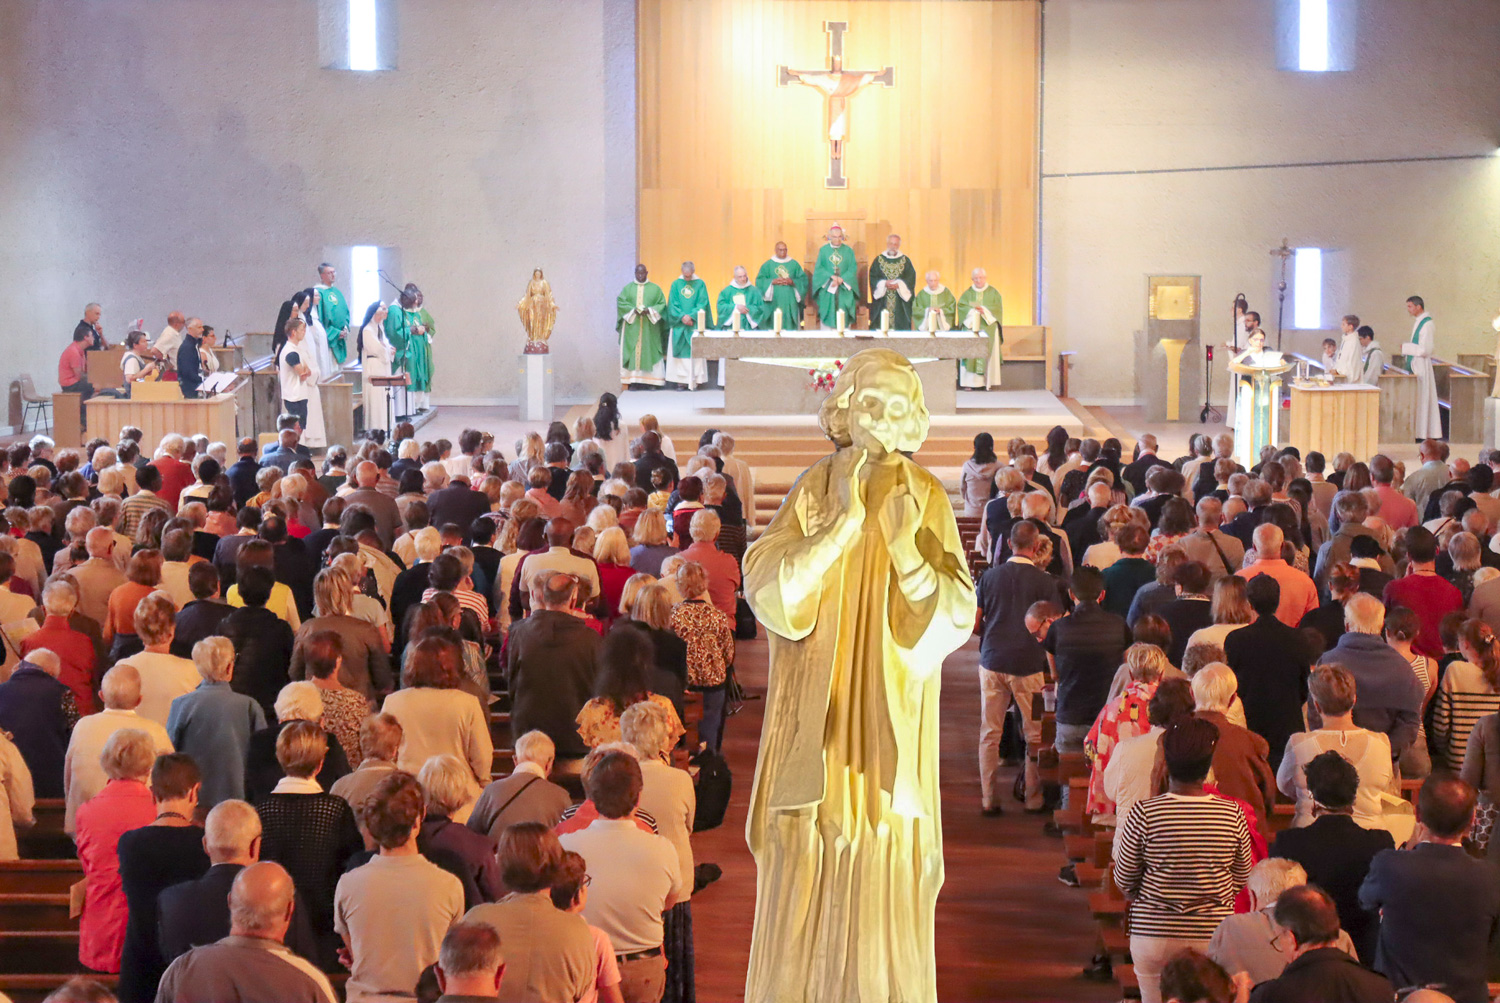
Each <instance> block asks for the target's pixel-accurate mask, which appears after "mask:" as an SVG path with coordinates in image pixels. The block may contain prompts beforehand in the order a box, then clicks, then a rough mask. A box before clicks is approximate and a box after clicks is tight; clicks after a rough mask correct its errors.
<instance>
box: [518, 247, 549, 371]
mask: <svg viewBox="0 0 1500 1003" xmlns="http://www.w3.org/2000/svg"><path fill="white" fill-rule="evenodd" d="M516 312H517V313H518V314H520V315H521V327H523V328H525V330H526V354H528V355H545V354H546V352H547V339H548V338H550V337H552V325H553V324H555V323H557V303H556V302H554V301H553V299H552V284H551V283H550V282H548V281H547V280H546V278H544V277H543V276H542V270H541V269H540V268H534V269H532V272H531V281H530V282H528V283H526V295H525V296H522V297H521V302H519V303H517V304H516Z"/></svg>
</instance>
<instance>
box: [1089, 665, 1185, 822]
mask: <svg viewBox="0 0 1500 1003" xmlns="http://www.w3.org/2000/svg"><path fill="white" fill-rule="evenodd" d="M1168 664H1169V663H1168V662H1167V656H1166V654H1165V653H1164V652H1163V651H1162V650H1161V649H1160V648H1158V647H1157V646H1156V645H1154V644H1132V645H1131V646H1130V647H1129V648H1126V649H1125V667H1126V668H1127V669H1129V670H1130V682H1129V683H1127V684H1126V686H1125V690H1124V692H1122V693H1121V694H1120V695H1119V696H1118V697H1116V698H1115V699H1114V700H1111V701H1110V702H1109V703H1108V704H1106V705H1105V707H1104V709H1103V710H1102V711H1100V712H1099V717H1098V719H1097V720H1095V721H1094V726H1093V727H1092V728H1090V729H1089V733H1088V737H1087V738H1085V739H1084V740H1083V751H1084V754H1085V755H1087V756H1088V757H1089V762H1090V764H1091V765H1092V770H1091V771H1090V773H1089V800H1088V811H1089V812H1091V813H1092V814H1093V815H1094V816H1095V821H1100V818H1099V816H1101V815H1104V816H1113V815H1114V812H1115V805H1114V802H1113V801H1111V800H1110V799H1109V798H1108V797H1107V796H1106V795H1105V793H1104V768H1105V767H1106V766H1108V765H1109V757H1110V756H1111V755H1112V754H1113V753H1114V751H1115V748H1116V747H1117V746H1118V745H1119V744H1120V743H1121V742H1123V741H1125V740H1126V739H1127V738H1134V737H1135V736H1137V735H1144V734H1145V733H1146V732H1148V731H1150V730H1151V722H1150V721H1149V720H1148V718H1147V711H1148V709H1149V705H1150V703H1151V698H1152V697H1153V696H1155V695H1156V687H1157V685H1158V684H1159V683H1160V682H1161V677H1162V673H1163V672H1165V671H1166V670H1167V668H1168Z"/></svg>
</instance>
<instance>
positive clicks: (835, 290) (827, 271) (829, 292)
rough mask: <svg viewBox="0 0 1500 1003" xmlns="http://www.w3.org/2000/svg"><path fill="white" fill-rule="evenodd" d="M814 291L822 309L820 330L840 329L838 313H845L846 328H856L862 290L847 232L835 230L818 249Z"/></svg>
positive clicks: (818, 304)
mask: <svg viewBox="0 0 1500 1003" xmlns="http://www.w3.org/2000/svg"><path fill="white" fill-rule="evenodd" d="M812 287H813V290H814V294H813V295H814V300H813V302H815V303H816V304H817V306H818V326H819V327H823V328H837V327H838V313H839V311H840V310H842V311H844V327H845V328H850V327H853V326H854V308H855V301H856V297H857V295H858V289H859V274H858V263H857V262H856V261H855V260H854V248H852V247H850V246H849V245H847V244H845V243H844V230H843V228H842V227H839V226H834V227H832V228H831V229H830V230H829V231H828V243H826V244H824V245H823V246H822V247H820V248H818V260H817V262H815V263H814V264H813V280H812Z"/></svg>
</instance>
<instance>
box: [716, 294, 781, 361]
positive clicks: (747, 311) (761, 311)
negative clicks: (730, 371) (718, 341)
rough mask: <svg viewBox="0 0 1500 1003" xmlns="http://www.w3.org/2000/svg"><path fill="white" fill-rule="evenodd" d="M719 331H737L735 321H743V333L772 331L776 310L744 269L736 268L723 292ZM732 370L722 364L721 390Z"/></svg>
mask: <svg viewBox="0 0 1500 1003" xmlns="http://www.w3.org/2000/svg"><path fill="white" fill-rule="evenodd" d="M718 307H719V327H720V329H722V330H725V331H732V330H734V326H735V322H734V321H735V318H736V317H738V318H739V329H740V330H741V331H768V330H770V329H771V322H772V319H773V318H772V316H771V311H772V310H774V309H775V307H773V306H771V304H770V303H767V302H766V298H765V296H764V295H762V293H761V291H760V288H759V287H758V286H756V284H755V283H753V282H751V281H750V271H749V269H747V268H746V267H745V266H744V265H735V266H734V279H733V281H731V282H730V283H729V285H727V286H725V287H724V288H723V289H721V290H719V304H718ZM785 326H786V315H785V314H783V315H782V327H783V329H784V328H785ZM728 367H729V361H728V360H727V359H720V360H719V386H721V387H722V386H723V385H724V371H725V370H726V369H727V368H728Z"/></svg>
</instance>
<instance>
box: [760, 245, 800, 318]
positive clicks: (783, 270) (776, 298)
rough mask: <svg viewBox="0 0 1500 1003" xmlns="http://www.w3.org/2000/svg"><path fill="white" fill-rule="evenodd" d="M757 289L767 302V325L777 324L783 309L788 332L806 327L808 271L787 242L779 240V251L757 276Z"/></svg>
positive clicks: (770, 258)
mask: <svg viewBox="0 0 1500 1003" xmlns="http://www.w3.org/2000/svg"><path fill="white" fill-rule="evenodd" d="M755 288H757V289H759V290H760V294H761V298H762V300H763V301H764V302H765V304H766V322H765V326H766V327H771V326H774V323H775V320H776V311H777V310H780V311H781V328H782V330H784V331H800V330H801V329H802V307H803V306H804V304H806V302H807V272H806V271H805V270H804V269H803V268H802V263H801V262H800V261H795V260H793V259H792V258H791V257H789V256H788V255H787V250H786V244H785V243H784V242H782V241H777V243H776V253H775V254H774V255H773V256H772V257H769V258H767V259H766V261H765V263H764V264H763V265H761V266H760V271H759V272H758V273H757V274H756V276H755Z"/></svg>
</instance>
